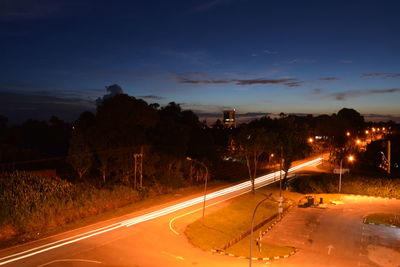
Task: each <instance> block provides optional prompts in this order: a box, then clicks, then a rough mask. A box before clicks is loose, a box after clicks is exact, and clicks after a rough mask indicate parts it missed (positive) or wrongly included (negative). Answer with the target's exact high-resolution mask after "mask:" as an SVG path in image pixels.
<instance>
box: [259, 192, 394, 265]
mask: <svg viewBox="0 0 400 267" xmlns="http://www.w3.org/2000/svg"><path fill="white" fill-rule="evenodd" d="M399 212H400V200H386V199H378V198H369V197H357V196H346V197H344V198H343V204H342V205H333V204H332V205H328V207H327V208H326V209H321V208H297V207H296V208H293V209H292V210H291V212H289V214H288V215H287V216H285V217H284V218H283V220H282V221H281V222H280V223H278V224H277V225H276V226H275V227H274V228H273V229H272V230H271V231H269V232H268V233H267V234H266V235H265V236H264V238H263V240H262V241H263V242H268V243H272V244H278V245H286V246H293V247H296V248H297V249H298V252H297V253H296V254H295V255H294V256H292V257H290V258H287V259H282V260H278V261H274V262H270V263H267V264H268V265H270V266H324V267H325V266H361V267H363V266H364V267H365V266H385V267H386V266H387V267H389V266H390V267H400V228H391V227H386V226H379V225H369V224H364V223H363V217H364V216H365V215H367V214H370V213H399Z"/></svg>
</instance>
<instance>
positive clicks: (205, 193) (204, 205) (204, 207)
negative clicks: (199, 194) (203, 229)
mask: <svg viewBox="0 0 400 267" xmlns="http://www.w3.org/2000/svg"><path fill="white" fill-rule="evenodd" d="M186 159H187V160H189V161H194V162H197V163H198V164H200V165H201V166H202V167H203V168H204V169H205V170H206V178H205V179H204V200H203V217H202V220H203V222H204V213H205V211H206V195H207V180H208V168H207V166H206V165H205V164H204V163H203V162H201V161H198V160H195V159H192V158H191V157H186Z"/></svg>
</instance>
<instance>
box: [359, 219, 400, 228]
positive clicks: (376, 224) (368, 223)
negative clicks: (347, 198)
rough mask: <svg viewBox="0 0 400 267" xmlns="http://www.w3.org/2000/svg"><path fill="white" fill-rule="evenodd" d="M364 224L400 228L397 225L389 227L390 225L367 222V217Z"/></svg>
mask: <svg viewBox="0 0 400 267" xmlns="http://www.w3.org/2000/svg"><path fill="white" fill-rule="evenodd" d="M363 223H364V224H370V225H378V226H385V227H391V228H400V227H399V226H396V225H388V224H384V223H372V222H367V218H366V217H364V218H363Z"/></svg>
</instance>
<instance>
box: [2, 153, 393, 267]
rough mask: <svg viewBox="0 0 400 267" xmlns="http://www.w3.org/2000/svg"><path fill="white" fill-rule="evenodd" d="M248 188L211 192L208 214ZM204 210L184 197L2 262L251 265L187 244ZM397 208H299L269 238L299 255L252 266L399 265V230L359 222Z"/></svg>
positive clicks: (386, 204)
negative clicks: (188, 229)
mask: <svg viewBox="0 0 400 267" xmlns="http://www.w3.org/2000/svg"><path fill="white" fill-rule="evenodd" d="M319 162H320V159H318V160H315V161H313V162H308V163H306V162H302V163H305V164H303V165H297V166H296V167H295V168H294V169H293V171H295V170H299V169H301V168H307V167H309V166H310V164H311V165H315V164H318V163H319ZM299 164H300V163H299ZM276 177H277V175H276V173H275V174H270V175H266V176H263V177H260V178H259V179H258V180H257V183H256V184H257V186H258V187H260V186H262V185H265V184H269V183H271V182H273V180H274V179H276ZM249 188H250V183H249V182H245V183H241V184H238V185H236V186H234V187H229V188H225V189H222V190H218V191H215V192H211V193H210V194H208V195H207V210H206V212H213V210H216V209H218V208H220V207H221V206H223V205H226V202H225V201H226V200H227V199H230V198H233V197H236V196H238V195H240V194H244V193H246V192H248V191H249ZM375 204H376V205H375ZM201 209H202V196H201V195H200V194H199V195H196V196H191V197H187V198H184V199H179V200H177V201H175V202H173V203H166V204H164V205H160V206H156V207H152V208H150V209H146V210H142V211H138V212H135V213H132V214H129V215H126V216H123V217H120V218H115V219H112V220H109V221H105V222H101V223H98V224H96V225H91V226H88V227H84V228H80V229H76V230H73V231H70V232H66V233H62V234H59V235H56V236H52V237H49V238H46V239H42V240H37V241H35V242H31V243H28V244H24V245H20V246H17V247H13V248H9V249H5V250H1V251H0V265H5V266H49V267H56V266H247V265H248V260H245V259H237V258H233V257H228V256H223V255H218V254H212V253H210V252H206V251H202V250H200V249H198V248H196V247H194V246H193V245H191V244H190V243H189V242H188V240H187V238H186V237H185V235H184V234H183V231H184V229H185V227H186V225H187V224H188V223H191V222H193V221H194V220H196V219H198V218H200V217H201V214H202V213H201ZM399 209H400V206H399V201H397V202H396V201H386V200H381V202H378V200H368V201H365V200H362V201H361V200H358V199H355V200H349V201H348V203H346V204H344V205H338V206H332V207H329V208H328V209H325V210H317V209H307V210H302V211H300V212H303V213H304V214H308V213H309V215H307V216H304V214H301V213H299V211H298V210H294V211H293V212H290V213H289V215H288V216H287V217H285V218H284V220H283V221H282V222H281V223H279V224H277V226H276V227H275V228H274V229H273V230H272V231H270V232H269V234H268V235H267V236H266V237H265V238H266V239H268V238H271V237H272V236H273V234H274V233H275V235H276V236H275V237H274V238H272V240H274V241H276V242H278V241H279V242H282V243H283V244H284V243H285V242H288V244H289V245H292V246H295V247H298V248H299V252H298V253H296V255H294V256H292V257H290V258H288V259H281V260H278V261H273V262H263V261H254V262H253V266H266V265H276V266H398V265H399V264H398V263H396V259H399V258H400V257H399V254H398V253H399V240H400V237H399V235H400V234H399V229H394V228H386V227H384V228H383V227H381V226H373V225H364V224H363V223H362V221H361V219H362V216H364V215H365V213H368V212H374V210H376V211H383V210H387V211H393V210H397V211H398V210H399ZM293 216H294V217H293ZM302 220H303V221H302ZM304 220H306V221H304ZM291 227H292V228H291ZM279 229H280V230H281V231H279ZM376 229H378V230H376ZM302 231H303V232H302ZM281 233H284V235H282V234H281ZM278 237H279V238H281V239H279V238H278ZM383 255H389V256H385V257H384V256H383ZM390 264H392V265H390ZM393 264H394V265H393ZM396 264H397V265H396Z"/></svg>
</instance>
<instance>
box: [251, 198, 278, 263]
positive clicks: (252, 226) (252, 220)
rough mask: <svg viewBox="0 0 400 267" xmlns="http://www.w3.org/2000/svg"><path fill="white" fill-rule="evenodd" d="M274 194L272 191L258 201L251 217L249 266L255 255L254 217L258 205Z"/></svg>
mask: <svg viewBox="0 0 400 267" xmlns="http://www.w3.org/2000/svg"><path fill="white" fill-rule="evenodd" d="M271 196H272V193H270V194H269V195H268V196H267V197H266V198H264V199H263V200H261V201H260V202H258V204H257V206H256V207H255V208H254V211H253V217H252V218H251V229H250V257H249V266H250V267H251V261H252V256H253V228H254V217H255V216H256V211H257V209H258V207H259V206H260V205H261V203H263V202H264V201H265V200H267V199H268V198H270V197H271Z"/></svg>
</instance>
